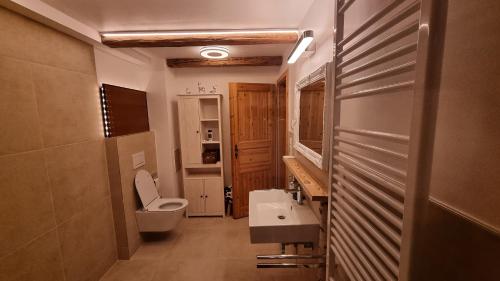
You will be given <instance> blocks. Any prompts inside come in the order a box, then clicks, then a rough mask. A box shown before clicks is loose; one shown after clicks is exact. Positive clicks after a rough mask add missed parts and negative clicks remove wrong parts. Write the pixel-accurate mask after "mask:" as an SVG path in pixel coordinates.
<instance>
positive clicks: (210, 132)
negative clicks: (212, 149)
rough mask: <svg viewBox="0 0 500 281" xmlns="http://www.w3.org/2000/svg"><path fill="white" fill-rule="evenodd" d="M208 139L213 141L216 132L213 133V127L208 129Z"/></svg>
mask: <svg viewBox="0 0 500 281" xmlns="http://www.w3.org/2000/svg"><path fill="white" fill-rule="evenodd" d="M207 140H208V141H213V140H214V133H213V131H212V129H208V130H207Z"/></svg>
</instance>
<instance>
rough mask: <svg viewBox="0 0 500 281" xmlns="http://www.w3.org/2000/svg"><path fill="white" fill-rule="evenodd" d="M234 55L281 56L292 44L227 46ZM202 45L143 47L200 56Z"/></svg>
mask: <svg viewBox="0 0 500 281" xmlns="http://www.w3.org/2000/svg"><path fill="white" fill-rule="evenodd" d="M225 47H226V48H228V49H229V53H230V54H231V56H232V57H252V56H281V55H283V54H286V53H287V52H288V51H289V50H291V45H289V44H281V45H251V46H225ZM200 48H201V47H182V48H173V47H169V48H147V49H144V48H143V49H142V50H144V51H146V52H149V53H151V54H154V55H156V56H158V57H162V58H199V57H200Z"/></svg>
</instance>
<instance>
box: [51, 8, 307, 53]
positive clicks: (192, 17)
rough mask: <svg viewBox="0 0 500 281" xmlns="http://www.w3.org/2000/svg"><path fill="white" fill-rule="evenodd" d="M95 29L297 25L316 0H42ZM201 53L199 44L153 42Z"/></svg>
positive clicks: (277, 49) (239, 49)
mask: <svg viewBox="0 0 500 281" xmlns="http://www.w3.org/2000/svg"><path fill="white" fill-rule="evenodd" d="M41 1H43V2H45V3H47V4H49V5H51V6H52V7H54V8H56V9H58V10H60V11H62V12H64V13H65V14H67V15H69V16H71V17H73V18H75V19H76V20H78V21H80V22H82V23H84V24H86V25H88V26H91V27H93V28H95V29H96V30H98V31H101V32H102V31H120V30H190V29H191V30H192V29H256V28H271V29H272V28H276V29H279V28H298V26H299V24H300V23H301V21H302V19H303V17H304V15H305V14H306V13H307V11H308V9H309V7H310V6H311V4H312V2H313V1H314V0H41ZM229 48H230V52H231V56H262V55H269V56H270V55H282V54H285V53H286V52H287V50H288V49H290V45H254V46H230V47H229ZM150 51H151V52H152V53H154V54H156V55H159V56H161V57H170V58H172V57H186V58H190V57H199V54H198V51H199V47H183V48H154V49H151V50H150Z"/></svg>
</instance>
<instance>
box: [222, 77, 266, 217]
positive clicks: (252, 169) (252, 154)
mask: <svg viewBox="0 0 500 281" xmlns="http://www.w3.org/2000/svg"><path fill="white" fill-rule="evenodd" d="M229 88H230V92H229V103H230V115H231V116H230V117H231V118H230V119H231V149H232V157H231V159H232V172H233V175H232V176H233V215H234V217H235V218H241V217H245V216H248V203H249V202H248V201H249V192H250V191H252V190H257V189H269V188H274V187H276V165H275V163H276V162H275V161H276V154H275V145H274V142H275V141H274V139H275V137H274V133H275V130H274V123H275V117H274V106H275V96H274V85H272V84H250V83H230V84H229Z"/></svg>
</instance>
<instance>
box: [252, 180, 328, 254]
mask: <svg viewBox="0 0 500 281" xmlns="http://www.w3.org/2000/svg"><path fill="white" fill-rule="evenodd" d="M249 226H250V241H251V242H252V243H299V242H302V243H305V242H312V243H315V244H316V245H317V243H318V239H319V230H320V229H319V220H318V218H316V216H315V215H314V213H313V211H312V210H311V208H310V207H309V206H307V205H305V204H304V205H299V204H297V201H295V200H293V198H292V194H290V193H286V192H285V191H283V190H281V189H270V190H255V191H251V192H250V203H249Z"/></svg>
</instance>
